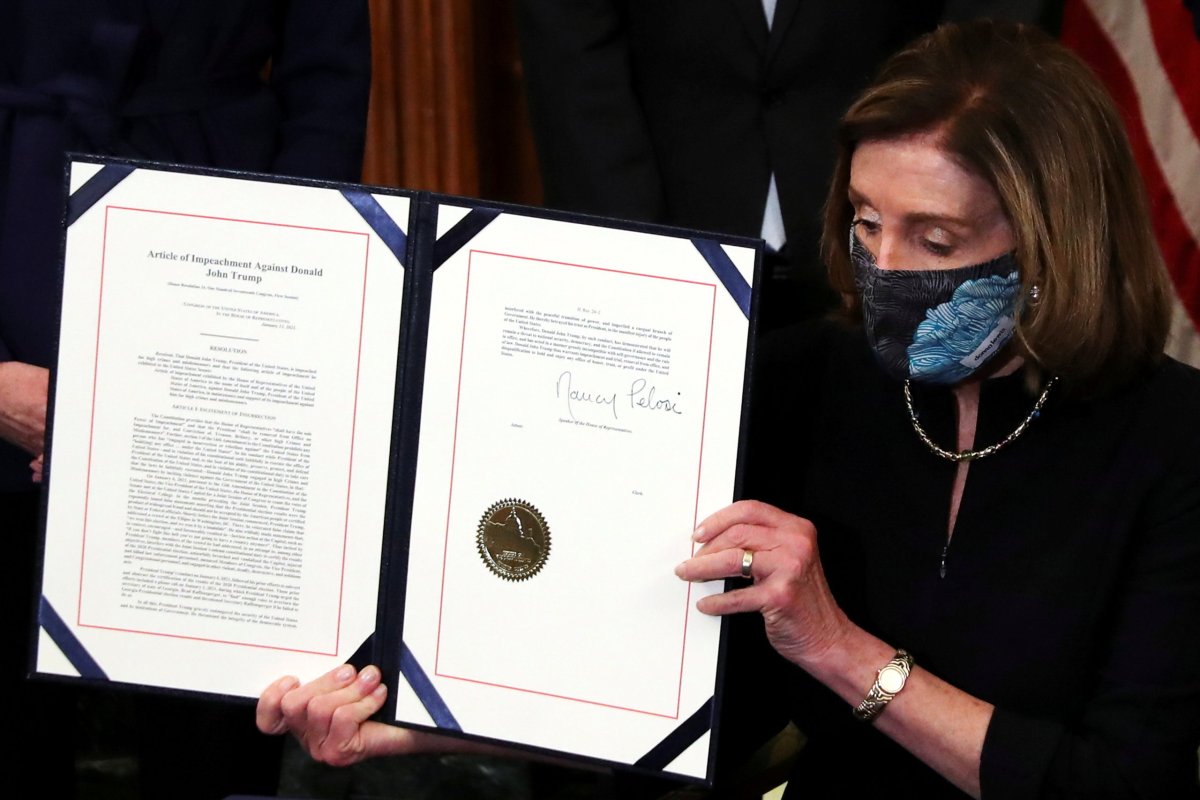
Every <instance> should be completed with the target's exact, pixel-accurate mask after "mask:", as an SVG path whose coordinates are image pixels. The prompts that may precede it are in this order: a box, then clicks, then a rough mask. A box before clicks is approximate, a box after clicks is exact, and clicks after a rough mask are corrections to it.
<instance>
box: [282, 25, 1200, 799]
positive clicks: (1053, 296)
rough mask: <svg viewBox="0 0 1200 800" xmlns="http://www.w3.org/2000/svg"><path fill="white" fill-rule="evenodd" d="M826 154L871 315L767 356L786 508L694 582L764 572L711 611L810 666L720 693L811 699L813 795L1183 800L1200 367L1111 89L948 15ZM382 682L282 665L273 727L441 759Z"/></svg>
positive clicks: (767, 509) (1051, 50)
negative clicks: (777, 680) (310, 674)
mask: <svg viewBox="0 0 1200 800" xmlns="http://www.w3.org/2000/svg"><path fill="white" fill-rule="evenodd" d="M839 146H840V155H839V160H838V164H837V167H836V170H835V177H834V181H833V185H832V188H831V193H830V199H829V201H828V204H827V209H826V220H825V232H824V236H825V241H824V250H825V255H826V258H827V261H828V263H829V265H830V270H831V277H832V279H833V282H834V285H835V287H837V288H839V289H840V290H841V291H842V292H843V295H844V297H845V298H846V300H847V305H848V306H849V308H850V310H851V311H853V312H856V313H859V314H861V317H862V318H863V323H864V324H863V328H862V330H845V329H840V328H834V327H826V328H823V329H821V330H817V331H805V332H802V333H801V334H800V335H798V336H794V337H791V338H788V339H785V340H783V341H781V342H777V343H776V344H775V345H774V346H772V347H770V348H764V349H765V350H766V351H767V353H766V355H765V357H764V358H763V359H762V360H761V362H760V363H759V365H758V374H759V375H761V376H763V380H762V381H761V382H760V386H759V387H758V391H757V394H756V396H755V423H754V425H755V442H756V444H755V446H754V450H753V451H752V458H751V461H750V463H751V474H750V476H749V479H750V480H749V485H750V486H751V487H752V492H753V493H754V495H755V496H757V497H759V498H761V499H762V500H765V501H768V502H769V503H771V504H772V505H767V504H766V503H764V502H742V503H736V504H734V505H733V506H730V507H728V508H726V509H723V510H722V511H719V512H718V513H716V514H714V515H713V516H712V517H710V518H708V519H707V520H705V521H703V522H702V523H701V525H700V526H699V528H698V529H697V531H696V533H695V538H696V540H697V541H698V542H701V543H702V544H703V546H702V547H701V548H700V550H699V551H698V552H697V554H696V555H695V557H693V558H692V559H690V560H688V561H686V562H684V563H683V564H681V565H680V566H679V567H678V569H677V574H678V575H679V576H680V577H681V578H683V579H686V580H715V579H721V578H727V577H731V576H737V575H739V574H740V575H744V576H748V577H750V578H751V579H752V583H751V584H750V585H748V586H744V587H742V588H738V589H735V590H733V591H730V592H727V593H725V594H723V595H717V596H713V597H709V598H705V599H704V600H702V601H700V608H701V610H703V611H705V612H707V613H712V614H734V613H740V612H758V613H760V614H761V616H762V619H763V620H764V622H765V630H766V635H767V638H768V640H769V641H770V644H771V645H772V646H773V648H774V650H775V651H776V652H777V653H778V654H779V655H781V656H783V658H784V659H786V660H787V662H790V665H794V666H790V665H789V669H790V670H791V671H790V673H789V672H785V673H784V674H783V676H782V678H781V680H782V681H783V682H782V683H781V684H779V685H778V686H777V688H776V689H775V690H774V692H771V693H767V694H766V696H763V694H764V693H763V692H760V693H759V696H758V697H757V698H756V699H751V700H747V699H745V698H742V697H738V698H736V699H735V700H733V702H732V703H730V704H731V705H742V706H745V705H748V704H751V703H753V704H755V705H756V706H758V707H761V708H763V710H764V711H763V715H762V716H764V717H766V716H768V714H769V712H768V710H767V709H769V708H770V707H772V706H776V705H778V704H779V699H780V697H782V696H784V695H792V694H795V695H796V697H795V698H794V702H793V711H794V714H795V718H796V720H797V722H798V724H799V726H800V727H801V729H802V730H804V731H805V732H806V733H807V734H808V735H809V743H808V745H806V747H805V748H804V750H803V751H802V753H801V756H800V760H799V763H798V765H797V767H796V770H795V772H794V774H793V779H792V782H791V786H792V787H793V788H794V790H795V793H796V795H798V796H802V797H804V796H816V797H820V796H825V795H826V794H834V793H836V796H863V797H897V796H899V797H908V796H912V797H942V796H945V797H957V796H962V794H963V793H966V794H967V795H970V796H974V797H980V796H983V797H988V798H992V797H1033V796H1052V797H1058V796H1067V797H1069V796H1079V797H1100V796H1104V797H1107V796H1118V797H1119V796H1137V797H1189V796H1197V795H1198V794H1200V792H1198V790H1197V763H1196V748H1197V745H1198V744H1200V645H1198V644H1197V639H1196V637H1195V635H1194V632H1195V630H1196V625H1197V620H1200V535H1198V534H1200V468H1198V467H1197V464H1196V459H1195V455H1194V454H1195V453H1196V452H1197V451H1200V426H1197V425H1196V424H1195V421H1194V415H1195V409H1196V408H1200V374H1197V373H1196V372H1195V371H1194V370H1191V369H1189V368H1187V367H1184V366H1182V365H1180V364H1178V363H1175V362H1172V361H1170V360H1168V359H1165V358H1164V357H1163V356H1162V355H1161V352H1162V346H1163V341H1164V338H1165V335H1166V330H1167V317H1168V297H1169V295H1168V291H1169V289H1168V284H1167V282H1166V277H1165V272H1164V270H1163V267H1162V264H1161V262H1160V259H1159V256H1158V255H1157V251H1156V249H1155V245H1154V242H1153V239H1152V236H1151V232H1150V225H1149V219H1148V214H1147V211H1146V205H1145V201H1144V199H1143V197H1142V194H1141V188H1140V183H1139V180H1138V175H1137V172H1136V168H1135V167H1134V164H1133V160H1132V157H1131V155H1130V152H1129V147H1128V144H1127V142H1126V140H1125V137H1124V134H1123V132H1122V130H1121V126H1120V123H1119V121H1118V117H1117V114H1116V112H1115V110H1114V109H1113V107H1112V103H1111V100H1109V99H1108V97H1107V95H1106V94H1105V93H1104V91H1103V90H1102V89H1101V88H1100V87H1099V85H1098V84H1097V82H1096V80H1095V78H1094V77H1093V76H1092V75H1091V74H1090V73H1089V72H1088V71H1087V69H1086V68H1085V67H1083V66H1082V65H1081V64H1080V62H1079V61H1078V60H1077V59H1075V58H1074V57H1073V56H1072V55H1071V54H1070V53H1069V52H1067V51H1066V50H1065V49H1063V48H1061V47H1060V46H1059V45H1057V44H1056V43H1054V42H1053V41H1051V40H1050V39H1048V38H1047V37H1045V36H1044V35H1043V34H1041V33H1039V32H1037V31H1035V30H1032V29H1029V28H1025V27H1022V26H1016V25H1004V24H993V23H974V24H968V25H963V26H948V27H944V28H941V29H939V30H938V31H936V32H934V33H933V34H930V35H928V36H926V37H923V38H922V39H920V40H918V41H917V42H916V43H915V44H914V45H912V46H911V47H909V48H908V49H907V50H905V51H903V52H901V53H900V54H898V55H897V56H895V57H894V58H893V59H892V60H891V61H890V62H889V63H888V64H887V66H885V68H884V69H883V71H882V73H881V74H880V76H879V77H878V79H877V80H876V81H875V83H874V85H873V86H872V88H870V89H869V90H868V91H867V92H866V93H865V94H864V95H863V96H862V97H861V98H860V99H859V100H858V101H857V102H856V103H855V104H854V105H853V106H852V107H851V109H850V110H849V112H848V113H847V115H846V117H845V119H844V120H843V123H842V126H841V129H840V134H839ZM864 332H865V336H864V335H863V334H864ZM881 368H882V369H881ZM976 462H978V463H976ZM791 512H797V513H799V514H802V515H803V516H796V515H794V514H793V513H791ZM818 532H819V541H820V550H818ZM776 667H778V664H767V665H764V666H763V669H772V670H775V669H776ZM743 683H744V682H743ZM756 685H758V686H762V685H763V683H762V681H758V682H756ZM730 688H731V691H732V690H734V689H735V688H736V687H734V686H733V685H731V687H730ZM776 694H777V695H778V697H777V696H776ZM382 696H383V690H382V689H381V688H379V684H378V672H377V670H374V669H373V668H369V669H367V670H364V671H363V673H362V674H360V675H358V676H357V678H356V677H355V675H354V673H353V670H347V671H346V672H344V673H336V672H335V673H330V675H327V676H325V677H323V678H321V679H319V680H318V681H316V682H314V683H313V684H310V685H309V686H307V687H297V686H296V684H295V681H294V680H290V679H284V680H283V681H281V682H279V683H276V684H275V685H273V686H272V687H270V688H269V689H268V690H267V691H266V692H265V693H264V695H263V697H262V699H261V700H260V704H259V725H260V727H262V728H263V729H264V730H271V731H275V732H280V731H282V730H286V729H290V730H292V731H293V732H295V733H296V734H297V735H298V736H299V737H300V738H301V740H302V741H304V742H305V743H306V744H307V745H308V747H309V749H310V751H311V752H313V753H314V754H316V755H318V756H323V757H326V758H328V759H331V760H334V761H348V760H355V759H357V758H359V757H363V756H366V755H375V754H378V753H381V752H394V751H404V750H411V749H421V748H427V747H436V746H438V745H437V744H436V743H434V742H432V741H431V740H430V739H428V738H427V737H426V736H425V735H424V734H414V733H412V732H409V731H399V730H394V729H390V728H386V727H384V726H378V727H377V726H375V725H374V724H373V723H366V724H364V721H365V720H366V719H367V718H368V716H369V715H370V713H372V712H373V711H374V710H375V709H376V708H378V707H379V705H380V704H381V703H382ZM827 756H828V757H827ZM848 759H849V760H850V761H851V762H852V763H854V764H856V765H857V766H858V768H856V769H854V770H853V771H851V772H848V771H847V770H846V768H845V766H844V765H845V763H846V761H847V760H848Z"/></svg>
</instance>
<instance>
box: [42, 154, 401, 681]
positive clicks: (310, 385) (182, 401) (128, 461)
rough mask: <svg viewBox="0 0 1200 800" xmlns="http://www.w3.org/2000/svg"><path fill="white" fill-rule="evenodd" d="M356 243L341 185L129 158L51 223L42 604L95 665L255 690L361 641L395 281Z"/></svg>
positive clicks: (387, 258) (392, 263)
mask: <svg viewBox="0 0 1200 800" xmlns="http://www.w3.org/2000/svg"><path fill="white" fill-rule="evenodd" d="M76 166H77V168H76V172H75V173H73V183H76V184H78V183H81V182H82V181H83V179H84V178H85V177H86V173H89V172H93V171H94V169H95V167H94V165H76ZM79 173H83V174H79ZM381 200H382V202H384V203H387V204H389V205H390V209H389V210H390V211H391V212H392V213H393V214H394V215H395V218H397V219H399V220H401V222H402V223H405V224H406V222H407V201H406V200H405V199H404V198H390V197H389V198H381ZM373 236H374V234H373V233H372V231H371V229H370V227H368V225H367V224H366V223H365V222H364V220H363V218H362V217H361V216H360V215H359V214H358V213H357V212H356V211H355V209H354V208H353V207H352V206H351V205H350V204H349V203H348V202H347V201H346V199H345V198H344V197H343V196H342V195H341V194H340V193H339V192H338V191H336V190H332V189H319V188H314V187H308V186H294V185H286V184H277V183H255V182H249V181H235V180H232V179H229V178H219V177H212V176H202V175H179V174H173V173H166V172H157V171H153V170H142V169H139V170H136V171H134V172H133V174H131V175H130V176H129V177H128V178H126V179H125V180H124V181H122V182H121V183H119V184H118V185H117V186H116V187H115V188H113V189H112V190H111V191H109V192H108V194H107V195H106V196H105V197H104V198H102V199H101V200H100V201H99V202H97V203H96V204H95V205H94V206H93V207H91V208H90V209H89V210H87V211H86V212H85V213H84V214H83V215H82V216H81V217H80V218H79V220H78V221H76V222H75V223H74V224H73V225H72V226H71V228H70V229H69V233H68V238H67V250H66V276H65V281H64V306H63V330H62V339H61V355H60V361H59V365H58V369H57V370H56V377H55V379H56V387H57V388H56V400H55V416H54V420H53V449H52V452H51V459H50V464H51V480H50V490H51V502H50V516H49V518H48V525H47V545H46V563H47V572H46V577H45V586H44V597H45V600H44V602H45V603H49V604H50V605H51V607H52V608H53V611H54V612H55V613H56V614H57V615H58V616H60V617H61V618H62V619H63V620H64V621H65V622H66V624H67V625H68V626H69V628H70V629H71V630H72V632H73V635H74V636H75V637H77V638H78V640H79V641H78V645H79V647H81V648H82V649H83V650H84V651H86V653H87V654H88V655H90V656H91V657H92V658H93V659H94V660H95V661H96V662H97V663H98V664H99V665H100V666H101V667H102V668H103V669H104V670H105V674H106V675H107V677H109V678H111V679H115V680H123V681H130V682H134V683H142V684H149V685H159V686H169V687H173V688H185V689H197V690H201V691H212V692H219V693H225V694H244V695H248V696H254V695H257V694H258V693H259V691H261V690H262V688H264V687H265V685H266V683H267V682H268V681H270V680H271V679H273V678H275V677H278V676H279V675H281V674H284V673H285V672H287V673H292V674H297V673H300V674H304V673H309V674H308V675H307V677H312V676H313V675H315V674H318V673H319V671H320V670H322V669H326V668H329V667H331V666H333V665H334V664H335V663H339V662H340V660H341V659H344V658H345V656H347V655H348V654H349V653H351V652H353V651H354V650H355V649H356V648H357V647H358V645H359V644H361V642H362V641H363V640H364V639H365V638H366V636H367V635H369V634H370V632H371V630H372V628H373V623H374V603H375V587H376V585H377V576H378V567H379V551H380V541H381V536H382V529H383V509H384V504H385V496H386V475H387V468H388V457H389V450H388V442H389V439H388V436H387V435H386V432H387V431H389V430H390V429H391V422H392V419H391V418H392V402H393V395H394V390H395V379H396V361H397V352H398V351H397V347H398V343H399V330H400V312H401V308H400V299H401V293H402V285H403V269H402V267H401V266H400V265H399V263H397V262H396V260H395V258H394V257H393V256H392V255H391V254H390V253H389V252H388V250H387V249H386V248H385V247H383V246H381V245H380V243H379V242H378V241H377V240H374V241H373ZM381 431H383V432H385V434H384V435H380V432H381ZM65 649H68V650H69V649H70V647H67V648H65ZM41 650H42V651H43V658H41V659H40V660H39V668H40V669H42V670H43V671H56V669H58V670H61V671H64V672H68V671H70V669H71V665H70V664H69V663H66V662H69V659H67V658H66V656H67V655H69V653H64V652H62V651H63V650H64V646H63V644H62V642H57V641H55V642H52V641H49V640H48V638H47V637H46V636H43V644H42V647H41ZM285 667H286V669H285Z"/></svg>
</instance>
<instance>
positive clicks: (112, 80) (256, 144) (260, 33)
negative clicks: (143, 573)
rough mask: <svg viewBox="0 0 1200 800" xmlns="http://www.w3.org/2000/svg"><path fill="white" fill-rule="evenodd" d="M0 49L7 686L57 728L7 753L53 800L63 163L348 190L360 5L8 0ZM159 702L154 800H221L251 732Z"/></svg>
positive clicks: (358, 143)
mask: <svg viewBox="0 0 1200 800" xmlns="http://www.w3.org/2000/svg"><path fill="white" fill-rule="evenodd" d="M0 43H2V46H0V520H2V523H0V524H2V525H3V529H4V532H5V534H6V536H5V540H6V542H7V543H8V544H9V545H10V547H11V548H12V550H11V551H10V552H9V554H8V556H7V557H6V558H5V560H4V563H5V568H4V570H5V574H4V581H3V583H4V584H5V587H6V588H5V591H6V592H8V593H9V594H8V600H9V605H8V611H7V613H6V616H5V618H6V619H7V620H9V622H8V624H7V628H6V633H7V635H8V636H9V637H10V638H12V639H15V640H16V642H17V643H18V644H17V646H14V647H10V648H9V649H8V653H9V655H8V656H7V657H6V664H7V666H6V667H5V672H4V678H5V680H4V687H5V688H4V692H5V693H6V696H8V697H10V698H11V700H12V702H13V703H15V704H16V705H17V707H18V708H27V707H29V706H30V705H32V706H33V707H34V708H37V709H38V710H39V712H38V713H37V714H31V715H28V716H26V715H25V714H22V716H23V717H26V718H28V719H32V720H44V721H48V720H51V719H54V720H55V721H54V723H53V730H54V733H53V734H51V733H49V732H44V733H43V735H33V736H22V737H19V741H20V742H21V743H23V746H25V747H26V748H27V749H25V750H23V751H22V752H21V753H19V754H13V755H12V756H11V757H12V759H13V763H16V764H21V765H23V766H22V769H23V770H28V772H29V774H36V775H37V776H38V780H39V781H41V782H43V784H44V787H43V788H44V790H45V791H46V792H47V793H48V794H50V795H53V796H66V795H67V793H68V792H69V791H70V784H71V783H72V782H73V780H74V750H73V748H72V746H71V744H70V742H69V741H64V739H66V738H67V737H65V736H64V732H70V731H71V730H73V728H74V726H73V724H72V722H73V714H74V706H73V703H74V701H73V695H72V694H70V693H68V692H65V691H60V690H58V689H57V687H46V686H44V685H41V684H35V683H29V682H26V681H25V680H24V679H23V677H22V676H23V674H24V672H25V670H26V668H27V663H26V661H27V658H28V650H27V648H26V646H25V643H26V642H27V641H28V638H29V634H30V620H32V619H33V618H34V609H35V608H36V606H35V603H36V598H35V597H34V596H33V592H34V580H33V573H34V569H33V564H34V549H35V543H36V521H37V500H38V495H37V494H36V492H35V488H36V487H35V484H34V479H36V478H38V477H39V476H40V470H41V455H42V437H43V432H44V426H45V416H46V396H47V384H48V371H47V368H48V367H49V366H50V365H51V359H52V358H53V354H54V342H55V340H56V326H57V323H58V313H57V309H58V291H59V277H58V276H59V265H58V260H59V252H60V241H61V237H62V230H61V220H62V208H63V181H64V177H63V175H64V157H63V155H64V153H65V152H67V151H79V152H85V153H98V154H108V155H118V156H129V157H135V158H145V159H153V160H159V161H168V162H177V163H184V164H196V165H202V166H216V167H228V168H234V169H245V170H257V171H263V172H279V173H283V174H290V175H303V176H308V177H314V178H331V179H339V180H351V181H352V180H358V178H359V177H360V174H361V173H360V170H361V163H362V151H363V140H364V130H365V124H366V119H365V117H366V107H367V96H368V90H369V83H370V50H369V47H370V40H369V28H368V11H367V5H366V2H365V0H363V1H362V2H359V0H345V2H337V3H327V2H322V1H320V0H274V1H273V2H256V1H255V0H213V1H212V2H205V3H187V2H178V1H177V0H99V2H93V3H85V4H81V3H77V2H69V0H8V1H7V2H5V3H3V4H0ZM131 322H136V321H135V320H131ZM164 703H165V701H158V702H153V701H150V702H147V703H144V704H143V708H144V709H160V710H161V712H162V713H163V714H164V715H166V716H168V717H170V718H173V722H174V723H175V724H173V725H171V726H166V727H161V728H159V727H156V728H155V730H154V733H153V734H152V735H151V737H150V738H149V739H148V740H147V744H146V747H147V750H146V752H147V754H148V755H147V758H145V759H144V763H143V765H142V766H143V768H144V773H145V774H144V775H143V777H144V778H145V779H146V780H147V781H149V782H150V783H151V784H152V785H153V786H155V787H157V789H156V790H154V791H155V793H158V794H160V796H166V793H165V792H167V791H168V790H167V787H170V788H169V793H170V795H171V796H175V797H190V796H197V797H200V796H218V795H217V794H216V792H217V789H216V788H214V786H211V785H209V784H207V783H206V782H207V781H210V780H213V781H221V780H223V779H224V776H223V775H222V772H229V770H214V769H212V768H211V765H212V763H213V762H214V756H217V755H220V756H222V757H221V758H220V759H216V760H217V761H227V762H229V763H233V764H250V763H252V762H253V760H254V758H255V757H256V756H255V752H258V753H262V752H263V751H264V749H263V748H262V746H261V743H259V742H256V741H255V740H254V739H252V738H251V737H249V736H246V735H244V734H239V733H237V732H240V731H244V730H245V729H246V728H247V727H248V726H249V725H250V722H249V719H250V717H249V712H248V710H242V712H241V713H238V714H233V715H232V720H231V719H230V717H229V716H226V715H224V714H222V712H220V711H208V710H205V711H204V712H201V711H200V710H199V709H200V708H201V707H202V706H200V705H197V704H190V703H189V704H177V705H171V706H170V708H169V709H168V707H167V706H166V705H164ZM49 708H53V709H54V711H53V712H50V711H48V709H49ZM204 708H206V709H207V706H205V707H204ZM18 713H20V712H18ZM147 713H151V712H147ZM114 722H115V721H114ZM96 723H97V724H102V721H101V720H96ZM231 726H236V727H231ZM229 737H235V738H229ZM49 742H53V744H50V745H48V743H49ZM202 746H204V747H209V748H215V749H210V750H208V751H207V752H206V753H201V752H200V751H199V750H198V748H200V747H202ZM243 747H245V748H250V749H249V750H242V749H241V748H243ZM193 754H195V755H196V758H195V759H192V758H191V756H192V755H193ZM177 759H182V760H177ZM47 762H49V763H47ZM253 769H254V770H257V771H258V772H259V773H263V770H264V767H263V766H256V767H253ZM265 772H266V773H273V770H272V768H271V766H270V764H266V765H265ZM229 777H231V778H232V777H233V776H229ZM272 779H273V777H272ZM50 784H54V785H53V786H51V785H50ZM272 786H273V784H272ZM148 791H149V790H148ZM206 791H207V793H206ZM221 793H222V794H224V793H226V792H224V791H222V792H221Z"/></svg>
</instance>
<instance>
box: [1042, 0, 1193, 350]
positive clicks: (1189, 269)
mask: <svg viewBox="0 0 1200 800" xmlns="http://www.w3.org/2000/svg"><path fill="white" fill-rule="evenodd" d="M1062 41H1063V43H1064V44H1066V45H1067V46H1068V47H1070V48H1071V49H1072V50H1074V51H1075V52H1076V53H1078V54H1079V55H1080V56H1081V57H1082V58H1083V60H1084V61H1086V62H1088V64H1089V65H1090V66H1091V67H1092V69H1093V70H1095V72H1096V74H1097V75H1098V76H1099V77H1100V80H1101V81H1102V82H1103V83H1104V84H1105V85H1106V86H1107V87H1108V90H1109V92H1110V93H1112V96H1113V99H1114V100H1115V101H1116V103H1117V107H1118V108H1119V109H1120V110H1121V115H1122V117H1123V118H1124V120H1125V128H1126V131H1127V132H1128V134H1129V143H1130V145H1131V146H1132V148H1133V155H1134V158H1135V159H1136V160H1137V163H1138V167H1139V169H1140V170H1141V173H1142V181H1143V183H1144V184H1145V186H1146V193H1147V195H1148V196H1149V198H1150V215H1151V218H1152V222H1153V225H1154V234H1155V237H1156V238H1157V239H1158V246H1159V249H1160V250H1161V251H1162V255H1163V260H1164V261H1166V263H1167V269H1168V271H1170V273H1171V278H1172V280H1174V282H1175V290H1176V292H1177V293H1178V294H1179V299H1180V301H1181V302H1182V303H1183V306H1184V308H1186V309H1187V311H1188V314H1189V315H1190V316H1191V318H1192V322H1193V324H1196V325H1197V326H1198V327H1200V247H1198V246H1197V243H1196V240H1195V239H1193V238H1192V235H1191V232H1190V231H1189V230H1188V228H1187V225H1186V224H1185V223H1184V221H1183V217H1182V216H1181V215H1180V213H1179V208H1178V207H1177V206H1176V205H1175V198H1174V196H1173V195H1172V194H1171V190H1170V188H1169V187H1168V186H1167V181H1166V178H1164V177H1163V173H1162V169H1161V168H1160V167H1159V164H1158V159H1157V158H1155V156H1154V151H1153V150H1152V149H1151V148H1150V138H1149V135H1148V134H1147V133H1146V126H1145V123H1144V121H1143V120H1142V116H1141V111H1140V108H1139V106H1138V98H1137V92H1136V91H1135V90H1134V87H1133V81H1132V80H1131V79H1130V77H1129V73H1128V72H1127V71H1126V69H1125V65H1124V63H1123V62H1122V61H1121V57H1120V55H1119V54H1118V53H1117V51H1116V49H1115V48H1114V46H1113V44H1112V41H1111V40H1110V39H1109V38H1108V34H1106V33H1105V32H1104V30H1103V29H1102V28H1101V27H1100V24H1099V23H1098V22H1097V21H1096V19H1095V18H1094V17H1093V16H1092V14H1091V12H1090V11H1089V10H1088V9H1087V8H1086V7H1085V6H1084V5H1083V2H1082V0H1068V2H1067V3H1066V6H1065V8H1064V10H1063V27H1062Z"/></svg>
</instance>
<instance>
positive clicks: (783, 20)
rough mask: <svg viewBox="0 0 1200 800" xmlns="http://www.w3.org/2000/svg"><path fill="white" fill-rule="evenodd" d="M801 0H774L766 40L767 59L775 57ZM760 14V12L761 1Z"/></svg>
mask: <svg viewBox="0 0 1200 800" xmlns="http://www.w3.org/2000/svg"><path fill="white" fill-rule="evenodd" d="M801 2H802V0H776V3H775V19H774V20H772V22H771V36H770V38H769V39H768V40H767V60H768V61H770V60H771V59H772V58H774V57H775V53H776V52H777V51H778V50H779V45H780V43H781V42H782V41H783V39H784V37H785V36H787V29H788V26H789V25H791V24H792V20H794V19H795V18H796V11H797V10H798V9H799V8H800V3H801ZM759 5H760V9H759V11H760V14H761V1H760V3H759Z"/></svg>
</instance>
